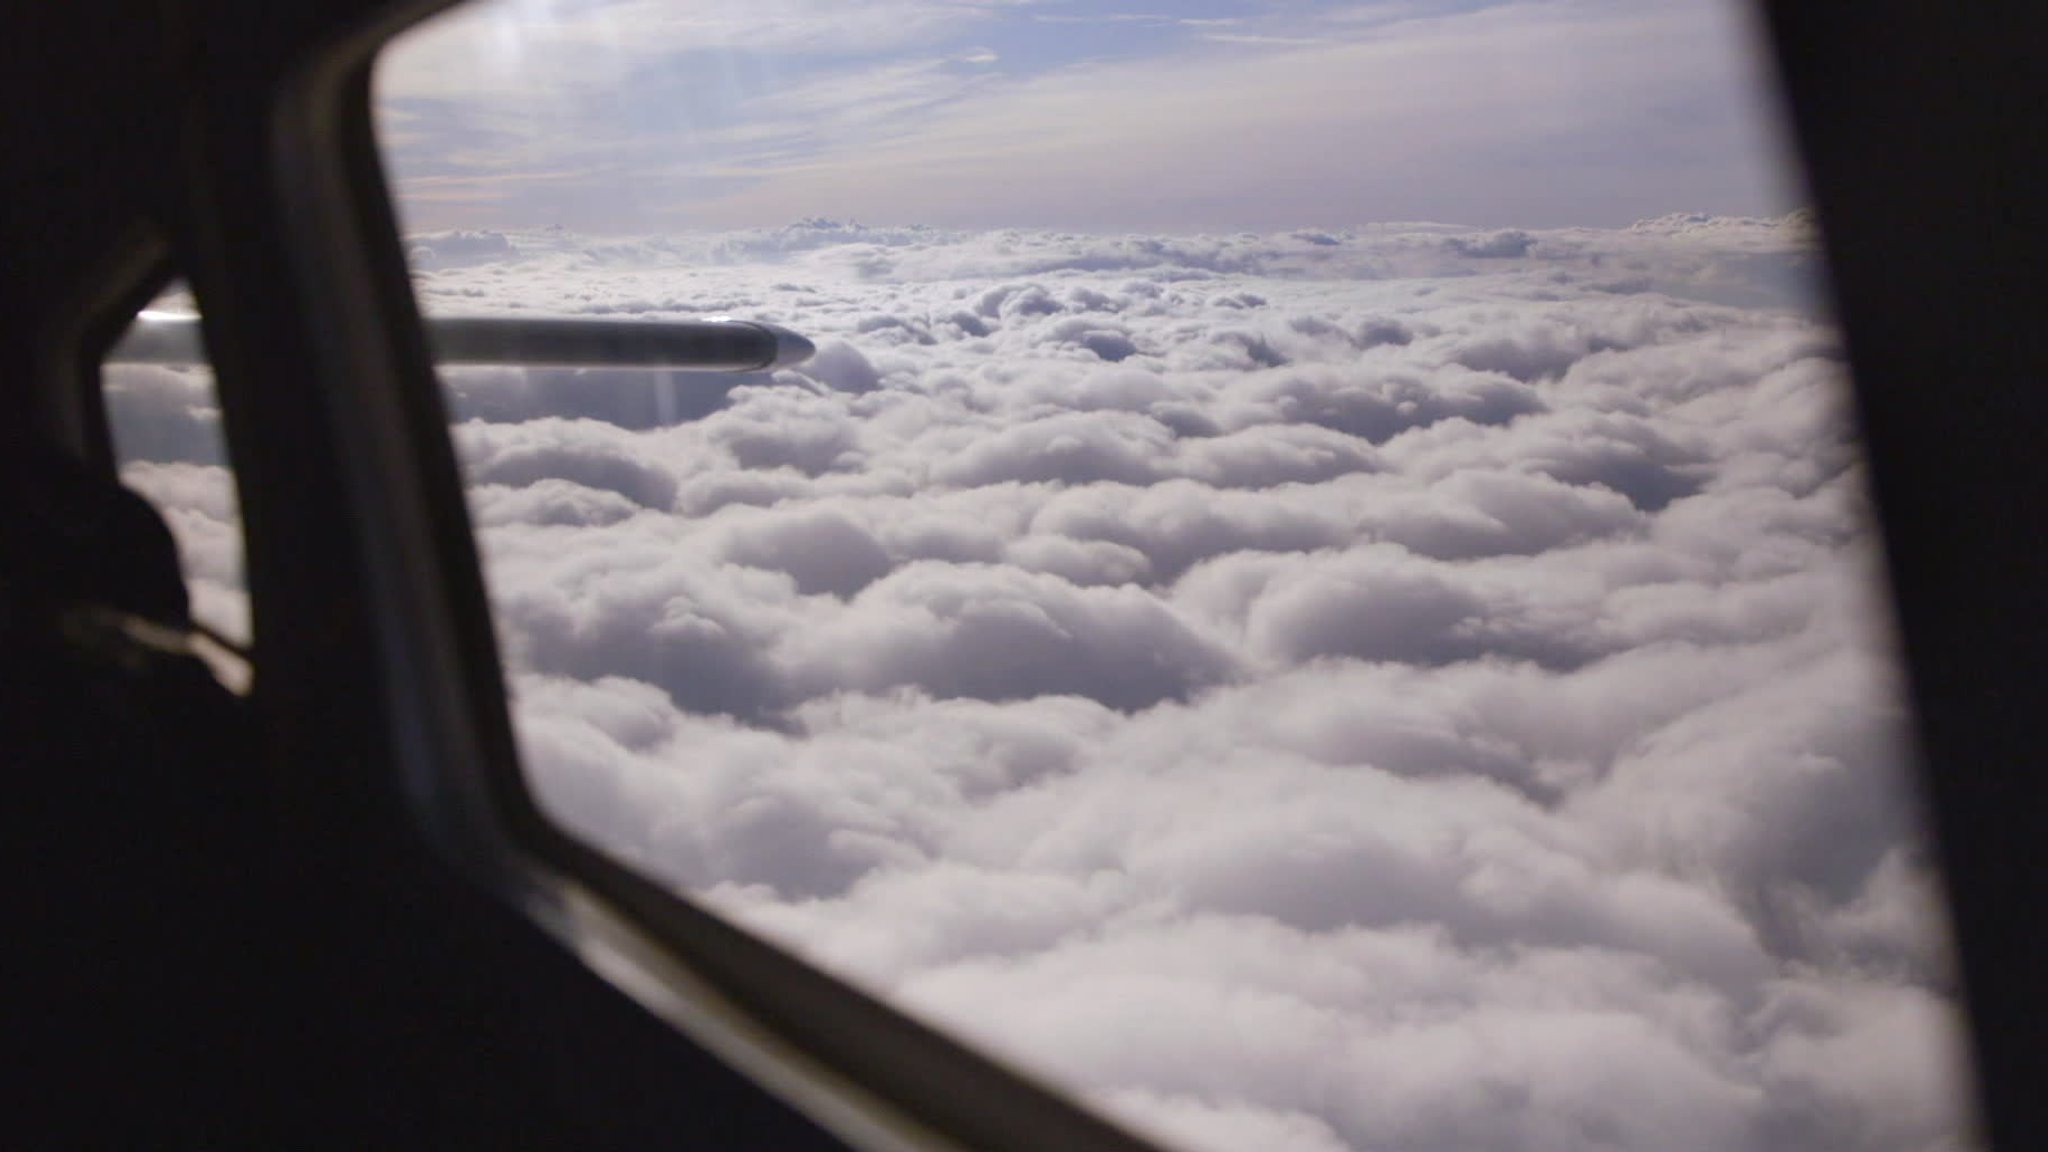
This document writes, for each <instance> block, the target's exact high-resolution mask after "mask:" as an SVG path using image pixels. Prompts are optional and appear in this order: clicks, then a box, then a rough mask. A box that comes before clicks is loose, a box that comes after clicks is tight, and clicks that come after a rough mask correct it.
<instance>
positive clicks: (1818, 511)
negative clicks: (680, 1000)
mask: <svg viewBox="0 0 2048 1152" xmlns="http://www.w3.org/2000/svg"><path fill="white" fill-rule="evenodd" d="M1503 235H1506V236H1509V237H1510V239H1509V240H1506V241H1503V240H1502V239H1501V237H1502V236H1503ZM504 240H505V247H509V250H510V255H504V254H503V252H502V250H501V248H500V246H499V245H497V244H496V242H492V244H491V245H490V250H491V252H492V254H493V255H492V259H490V260H488V261H475V262H468V263H455V262H442V263H441V264H440V266H438V267H437V268H435V269H433V270H432V271H431V272H427V273H424V274H423V275H422V277H421V284H422V289H423V294H424V297H425V299H426V300H427V301H428V303H429V306H430V307H433V308H438V309H445V310H451V311H452V310H457V309H460V310H497V311H502V312H510V313H518V312H525V313H527V314H575V313H577V312H581V311H591V310H598V309H606V308H612V309H620V308H630V309H631V310H634V311H639V312H645V313H646V314H648V315H650V316H657V317H658V316H661V315H682V314H689V313H690V312H691V311H693V310H694V309H696V308H697V307H699V306H701V307H703V308H704V309H705V310H712V309H715V310H718V311H728V310H730V311H738V312H742V313H743V314H748V315H759V316H762V317H763V318H767V319H773V320H777V321H779V322H785V323H790V324H793V325H795V326H796V327H798V328H799V329H800V330H802V331H804V332H806V333H807V334H808V335H811V336H813V337H815V338H816V339H817V340H818V343H819V347H820V355H819V357H818V358H817V359H815V360H813V361H812V362H811V363H809V364H807V365H805V366H802V367H800V368H798V369H794V370H787V371H782V372H777V373H774V374H772V375H771V374H758V375H754V376H749V377H744V378H740V379H737V380H730V381H726V382H723V383H720V382H715V381H696V380H683V381H675V382H663V381H660V380H656V379H651V378H649V377H646V376H641V377H637V378H635V377H631V376H626V375H617V376H606V375H602V374H595V373H586V374H581V375H578V374H573V373H552V374H551V373H520V372H516V371H509V370H504V371H500V370H465V371H464V372H462V373H460V374H451V376H450V380H449V386H450V389H451V394H452V397H453V400H454V407H455V409H456V415H457V417H458V421H459V422H458V424H457V427H456V437H457V443H458V446H459V447H460V448H461V450H462V453H463V456H464V459H465V460H466V462H467V467H468V468H469V477H470V481H471V485H472V487H471V490H470V498H471V502H472V508H473V510H474V512H475V517H476V521H477V523H478V525H479V528H480V532H481V539H482V544H483V548H484V551H485V554H486V556H487V559H488V566H489V576H490V583H491V586H492V590H493V597H494V602H495V606H496V610H497V615H498V622H499V626H500V631H501V635H502V637H503V643H504V649H505V652H506V656H507V662H508V664H509V667H510V671H511V677H512V684H513V688H514V692H515V695H516V698H517V713H518V718H519V727H520V735H521V741H522V747H523V749H524V756H525V759H526V763H527V766H528V770H529V772H530V774H531V780H532V782H533V784H534V786H535V788H536V790H537V792H538V794H539V796H540V798H541V800H542V802H543V804H544V806H545V807H546V809H547V810H548V811H549V812H550V813H552V814H553V815H554V816H555V817H556V818H557V819H559V820H561V821H562V822H564V824H565V825H567V826H568V827H570V828H571V829H573V830H574V831H576V832H577V833H578V834H579V835H582V836H585V837H587V838H589V839H590V840H592V841H593V842H595V843H597V844H599V845H601V846H603V847H604V848H605V849H606V850H607V851H609V852H612V853H615V854H616V855H618V856H619V857H620V858H622V859H624V860H626V861H627V862H629V863H630V864H632V865H633V866H634V867H637V868H640V869H642V870H644V871H646V872H647V873H649V874H650V875H653V876H655V877H657V878H658V879H660V880H661V881H663V882H665V883H668V884H671V885H673V886H675V887H676V889H677V890H678V891H681V892H684V893H687V894H690V895H692V896H693V897H695V898H697V899H700V900H703V901H706V902H707V903H709V904H710V905H711V906H713V907H715V908H717V909H719V910H721V911H723V912H725V913H727V914H729V915H731V916H733V917H734V918H736V919H737V920H738V921H739V922H741V923H743V924H745V925H748V926H750V927H752V928H754V929H756V930H759V931H761V932H763V933H765V934H767V935H769V936H770V937H772V938H774V939H777V940H779V941H782V942H785V943H787V944H788V945H789V946H790V947H792V948H794V949H796V950H797V951H799V952H801V953H803V954H805V955H807V956H810V957H812V958H814V959H816V960H818V961H819V962H820V963H822V964H824V965H826V966H827V967H829V968H832V969H834V970H836V971H839V972H842V973H845V974H847V975H849V976H850V977H851V978H853V979H855V980H858V981H860V982H862V983H863V984H865V985H867V986H869V987H871V988H874V989H875V990H877V991H878V992H880V993H881V994H883V995H884V996H886V997H888V998H889V999H891V1000H892V1001H894V1002H896V1003H899V1004H903V1005H905V1006H907V1007H908V1008H909V1009H910V1010H912V1011H915V1012H918V1013H920V1014H923V1015H925V1016H927V1017H929V1018H931V1019H934V1020H936V1021H939V1022H940V1023H942V1024H943V1025H945V1026H946V1027H949V1028H953V1029H957V1030H959V1031H961V1032H963V1033H965V1034H967V1035H969V1036H971V1037H973V1038H975V1039H976V1040H978V1041H981V1042H984V1043H986V1044H988V1045H989V1046H991V1047H992V1048H993V1049H995V1050H997V1051H999V1052H1001V1053H1004V1054H1006V1055H1007V1056H1009V1057H1011V1058H1013V1059H1016V1060H1019V1061H1021V1062H1022V1063H1024V1064H1026V1065H1028V1066H1030V1067H1033V1068H1035V1069H1038V1070H1040V1071H1042V1072H1044V1073H1045V1074H1046V1075H1048V1076H1050V1077H1052V1078H1053V1079H1055V1080H1057V1081H1059V1082H1060V1083H1063V1084H1066V1085H1069V1086H1070V1087H1072V1088H1073V1089H1074V1090H1075V1091H1077V1092H1079V1093H1080V1094H1082V1095H1084V1096H1085V1097H1087V1098H1088V1099H1090V1100H1092V1101H1094V1102H1095V1103H1097V1104H1098V1105H1100V1106H1102V1107H1104V1108H1107V1109H1109V1110H1110V1111H1112V1112H1114V1113H1116V1114H1118V1115H1120V1116H1122V1117H1125V1118H1127V1119H1129V1120H1131V1121H1132V1122H1133V1123H1135V1124H1139V1125H1141V1126H1144V1127H1146V1128H1147V1130H1150V1131H1155V1132H1159V1133H1162V1134H1165V1135H1166V1136H1167V1137H1168V1138H1170V1139H1171V1140H1173V1141H1174V1142H1176V1143H1179V1144H1182V1145H1184V1146H1187V1147H1190V1148H1213V1149H1225V1148H1240V1147H1243V1146H1245V1145H1246V1144H1247V1143H1248V1142H1254V1141H1255V1142H1258V1143H1259V1144H1261V1145H1264V1146H1269V1147H1272V1148H1275V1149H1283V1150H1288V1152H1329V1150H1332V1149H1367V1148H1384V1147H1402V1148H1415V1149H1425V1150H1434V1149H1444V1150H1449V1149H1463V1148H1471V1147H1486V1148H1501V1149H1511V1150H1528V1152H1549V1150H1564V1149H1574V1150H1576V1149H1581V1148H1586V1147H1607V1148H1617V1149H1664V1148H1672V1147H1684V1148H1697V1149H1728V1150H1766V1149H1792V1148H1806V1147H1842V1148H1861V1149H1872V1150H1877V1149H1884V1150H1907V1149H1912V1150H1930V1149H1937V1148H1956V1147H1962V1146H1964V1145H1965V1144H1966V1143H1967V1142H1968V1140H1969V1139H1970V1138H1971V1133H1970V1129H1969V1116H1968V1106H1967V1102H1966V1101H1967V1096H1966V1093H1965V1090H1964V1088H1963V1085H1964V1083H1965V1082H1966V1075H1967V1073H1966V1069H1965V1066H1964V1064H1963V1061H1962V1056H1961V1043H1960V1022H1959V1016H1958V1013H1957V1006H1956V1001H1955V976H1954V973H1953V971H1952V969H1951V964H1950V961H1949V958H1948V950H1947V943H1946V937H1945V935H1944V922H1943V913H1942V910H1941V905H1940V901H1939V897H1938V885H1937V883H1936V877H1935V875H1934V873H1933V871H1932V867H1931V865H1930V863H1929V857H1928V852H1927V846H1926V844H1925V842H1924V839H1923V835H1922V832H1921V829H1920V826H1919V821H1918V817H1917V813H1916V809H1915V805H1914V797H1913V795H1912V793H1911V790H1910V788H1909V785H1908V775H1907V774H1908V771H1909V768H1910V765H1909V763H1908V762H1907V759H1906V753H1905V751H1904V749H1906V748H1907V747H1908V746H1909V741H1908V740H1907V738H1906V733H1907V718H1906V716H1905V713H1904V709H1903V704H1902V702H1901V699H1902V697H1901V692H1900V688H1899V685H1898V683H1897V675H1896V671H1895V669H1894V667H1893V663H1892V661H1893V655H1892V649H1891V640H1890V636H1889V632H1888V627H1889V625H1888V620H1887V615H1886V612H1887V609H1886V608H1885V606H1884V603H1883V599H1882V593H1881V591H1880V586H1879V584H1878V581H1877V576H1876V573H1877V570H1878V566H1877V559H1876V557H1877V552H1876V541H1875V539H1874V534H1873V531H1872V528H1871V526H1870V522H1869V514H1868V511H1867V509H1866V508H1865V506H1864V502H1863V501H1864V497H1863V485H1864V479H1863V474H1862V469H1861V465H1860V463H1859V460H1858V454H1857V450H1856V446H1855V444H1854V442H1853V440H1852V439H1851V436H1850V431H1849V421H1848V418H1847V413H1846V408H1845V400H1844V396H1843V384H1844V379H1843V362H1842V358H1841V355H1840V352H1839V350H1838V348H1837V347H1836V344H1835V340H1834V336H1833V334H1832V332H1831V331H1830V329H1829V328H1828V326H1827V325H1826V324H1825V322H1824V321H1822V320H1821V319H1820V318H1818V317H1817V316H1815V315H1814V314H1813V310H1812V309H1811V307H1810V306H1804V305H1801V303H1800V300H1801V298H1799V297H1795V296H1790V295H1788V294H1787V292H1788V289H1787V288H1786V284H1787V283H1788V282H1787V281H1786V280H1785V279H1784V275H1785V271H1786V269H1788V268H1796V267H1797V266H1798V262H1799V261H1800V260H1803V259H1805V258H1806V256H1807V254H1808V253H1809V252H1810V245H1811V242H1812V241H1811V235H1810V230H1808V229H1807V228H1805V226H1804V225H1803V223H1802V222H1801V221H1800V220H1798V219H1789V220H1743V219H1737V220H1726V219H1701V218H1695V217H1677V218H1668V219H1664V220H1658V221H1651V222H1648V223H1646V224H1644V225H1643V226H1641V227H1638V228H1635V229H1616V230H1612V231H1599V230H1591V229H1561V230H1559V229H1553V230H1545V229H1533V228H1532V229H1526V230H1522V231H1517V232H1513V233H1505V234H1503V233H1499V232H1494V231H1480V230H1471V229H1458V228H1451V227H1448V226H1441V225H1415V226H1398V225H1388V226H1374V227H1361V228H1352V229H1333V230H1328V231H1315V232H1310V231H1296V232H1281V233H1274V234H1266V235H1261V234H1232V235H1227V236H1189V235H1182V236H1154V235H1130V236H1094V235H1075V234H1064V233H1049V232H1034V231H1027V230H1009V231H1002V232H990V233H968V232H952V231H945V230H938V229H915V228H868V227H861V226H859V225H856V224H852V223H850V222H839V221H827V220H807V221H804V222H802V223H800V224H798V225H794V226H791V227H788V228H780V229H762V230H753V231H742V232H731V233H679V234H675V235H669V236H652V237H640V238H614V239H610V240H602V241H600V240H593V239H591V238H588V237H581V236H577V235H575V234H572V233H563V232H526V231H513V232H509V233H506V234H505V235H504ZM427 246H429V247H432V246H433V245H432V244H431V243H429V244H428V245H427ZM443 246H444V247H445V246H446V245H445V242H444V243H443ZM436 251H437V253H438V252H439V249H436ZM643 305H644V306H643ZM671 387H683V388H686V389H688V390H689V391H687V395H688V396H689V397H694V399H691V400H689V401H688V402H685V401H684V399H683V396H684V393H676V394H674V395H670V396H669V398H668V399H667V400H662V399H660V397H662V396H663V395H665V393H664V392H663V389H665V388H671ZM135 388H136V389H137V390H136V391H134V392H132V393H131V394H129V395H127V397H126V398H125V399H123V400H122V403H124V404H132V405H143V406H147V405H154V407H149V409H148V410H149V411H150V412H151V413H154V414H155V416H154V418H156V419H159V420H161V421H163V422H164V423H165V424H166V426H167V427H171V428H174V429H175V428H176V427H182V426H183V425H180V424H179V422H180V421H185V422H186V424H190V423H192V422H194V421H199V422H203V417H201V416H198V415H195V412H196V409H195V407H194V405H195V404H196V403H197V401H195V400H194V399H193V398H192V397H191V395H190V394H189V389H187V388H186V386H185V384H184V383H183V382H181V381H179V380H177V379H173V378H170V377H151V378H150V382H148V383H147V384H138V385H136V386H135ZM145 394H146V395H147V396H148V397H151V398H150V399H148V400H146V401H145V400H144V399H142V397H143V396H144V395H145ZM139 410H140V408H138V411H139ZM180 435H182V434H180ZM136 443H149V444H155V445H158V446H159V448H160V450H161V451H162V452H163V453H164V455H165V458H166V460H167V461H171V462H163V463H135V464H131V465H129V467H128V471H127V473H126V475H127V476H128V477H129V480H130V482H131V483H133V484H135V485H137V486H138V487H141V488H143V489H145V490H146V491H148V492H149V493H150V494H151V495H152V496H153V497H155V498H157V499H158V500H159V501H160V502H162V503H165V504H167V505H170V506H171V507H172V509H173V523H174V528H178V530H179V532H180V538H181V540H182V541H186V542H187V543H188V546H189V547H191V548H193V549H194V555H195V557H198V558H199V559H196V560H195V563H198V564H200V565H201V570H203V571H204V572H206V573H209V575H208V576H207V577H206V578H207V579H217V580H220V581H223V582H225V581H228V580H230V579H232V578H233V573H232V570H231V569H230V568H228V567H225V566H221V565H219V564H218V563H217V562H216V561H215V560H208V559H204V557H206V556H210V555H212V553H210V552H209V551H208V549H209V548H210V547H211V545H210V544H209V543H208V541H210V540H214V539H215V537H214V536H210V535H208V534H207V533H208V532H211V531H213V528H211V527H209V525H221V524H226V523H229V522H231V520H232V509H231V506H229V505H227V504H225V503H223V498H224V496H225V494H226V488H225V473H224V472H223V471H222V470H221V469H220V468H219V467H218V466H217V465H214V464H211V463H207V462H204V461H203V459H202V456H203V454H199V453H195V451H194V450H192V449H191V448H189V446H187V445H186V444H185V442H184V441H183V440H181V439H180V438H179V435H171V434H169V433H167V434H166V436H165V438H164V439H162V440H161V441H150V440H138V441H136ZM180 525H183V526H182V527H180ZM206 565H212V566H211V567H206Z"/></svg>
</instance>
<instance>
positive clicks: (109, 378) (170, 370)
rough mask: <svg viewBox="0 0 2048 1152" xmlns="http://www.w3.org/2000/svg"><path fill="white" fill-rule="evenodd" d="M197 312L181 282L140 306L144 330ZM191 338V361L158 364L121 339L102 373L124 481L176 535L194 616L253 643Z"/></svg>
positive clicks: (211, 396) (231, 497)
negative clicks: (134, 353)
mask: <svg viewBox="0 0 2048 1152" xmlns="http://www.w3.org/2000/svg"><path fill="white" fill-rule="evenodd" d="M197 314H198V313H197V309H196V308H195V307H194V306H193V303H192V297H191V294H190V292H188V291H187V290H186V289H185V288H184V286H183V285H182V284H174V285H173V286H172V287H171V288H169V289H167V290H166V291H165V292H164V293H163V294H162V295H160V296H158V297H157V298H156V299H155V300H153V301H151V302H150V304H149V306H148V307H147V308H145V309H143V311H142V315H141V318H140V319H141V322H140V323H139V324H138V326H137V328H138V329H141V328H147V327H149V326H150V325H151V324H157V325H162V324H164V323H166V322H168V323H170V324H173V325H176V324H179V323H181V322H191V321H192V319H193V318H194V317H196V316H197ZM188 342H189V343H190V345H191V355H190V356H189V357H178V356H170V355H154V356H153V357H152V362H138V361H137V360H135V359H132V358H130V353H131V351H132V350H133V346H131V345H121V344H117V345H116V347H115V349H114V350H113V352H111V353H110V354H109V356H108V359H107V362H106V363H105V364H104V365H102V366H101V370H100V380H101V386H102V396H103V397H104V399H105V401H106V406H107V423H108V426H109V431H110V432H111V433H112V434H113V439H114V457H115V460H116V461H117V462H118V464H119V467H120V472H121V482H122V483H124V484H126V485H127V486H128V487H130V488H132V489H134V490H135V491H137V492H139V493H141V494H142V495H143V496H144V497H145V498H147V499H148V500H149V501H150V503H152V504H154V505H155V506H156V509H157V511H158V512H160V513H161V514H162V515H163V517H164V521H165V522H166V523H167V524H169V525H170V529H171V535H172V536H173V537H175V538H176V539H177V542H178V556H179V559H180V560H181V561H182V562H183V564H184V569H185V586H186V589H187V590H188V592H189V593H190V595H191V598H192V616H193V619H194V620H196V621H197V622H198V623H199V624H201V625H202V626H204V627H205V628H206V629H208V630H210V631H212V632H213V633H215V634H216V635H217V636H218V637H220V638H222V639H225V640H227V641H229V642H231V643H233V644H236V645H238V646H241V647H244V648H246V647H247V646H248V644H249V643H250V637H251V631H250V621H249V596H248V592H247V590H246V586H245V585H244V582H243V577H242V518H241V512H240V509H239V506H238V504H237V502H236V499H235V483H234V474H233V472H232V471H231V467H230V463H229V460H228V452H227V441H226V438H225V437H224V436H223V434H222V431H221V422H220V401H219V398H218V396H217V394H216V393H215V390H214V383H213V371H212V369H211V367H209V366H208V364H207V362H206V355H205V351H204V349H203V348H202V347H201V346H200V344H199V343H198V341H197V340H196V338H188ZM181 360H182V361H189V362H180V361H181ZM223 667H224V666H223V665H219V664H217V665H216V671H221V670H223ZM243 672H244V673H246V669H244V670H243Z"/></svg>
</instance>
